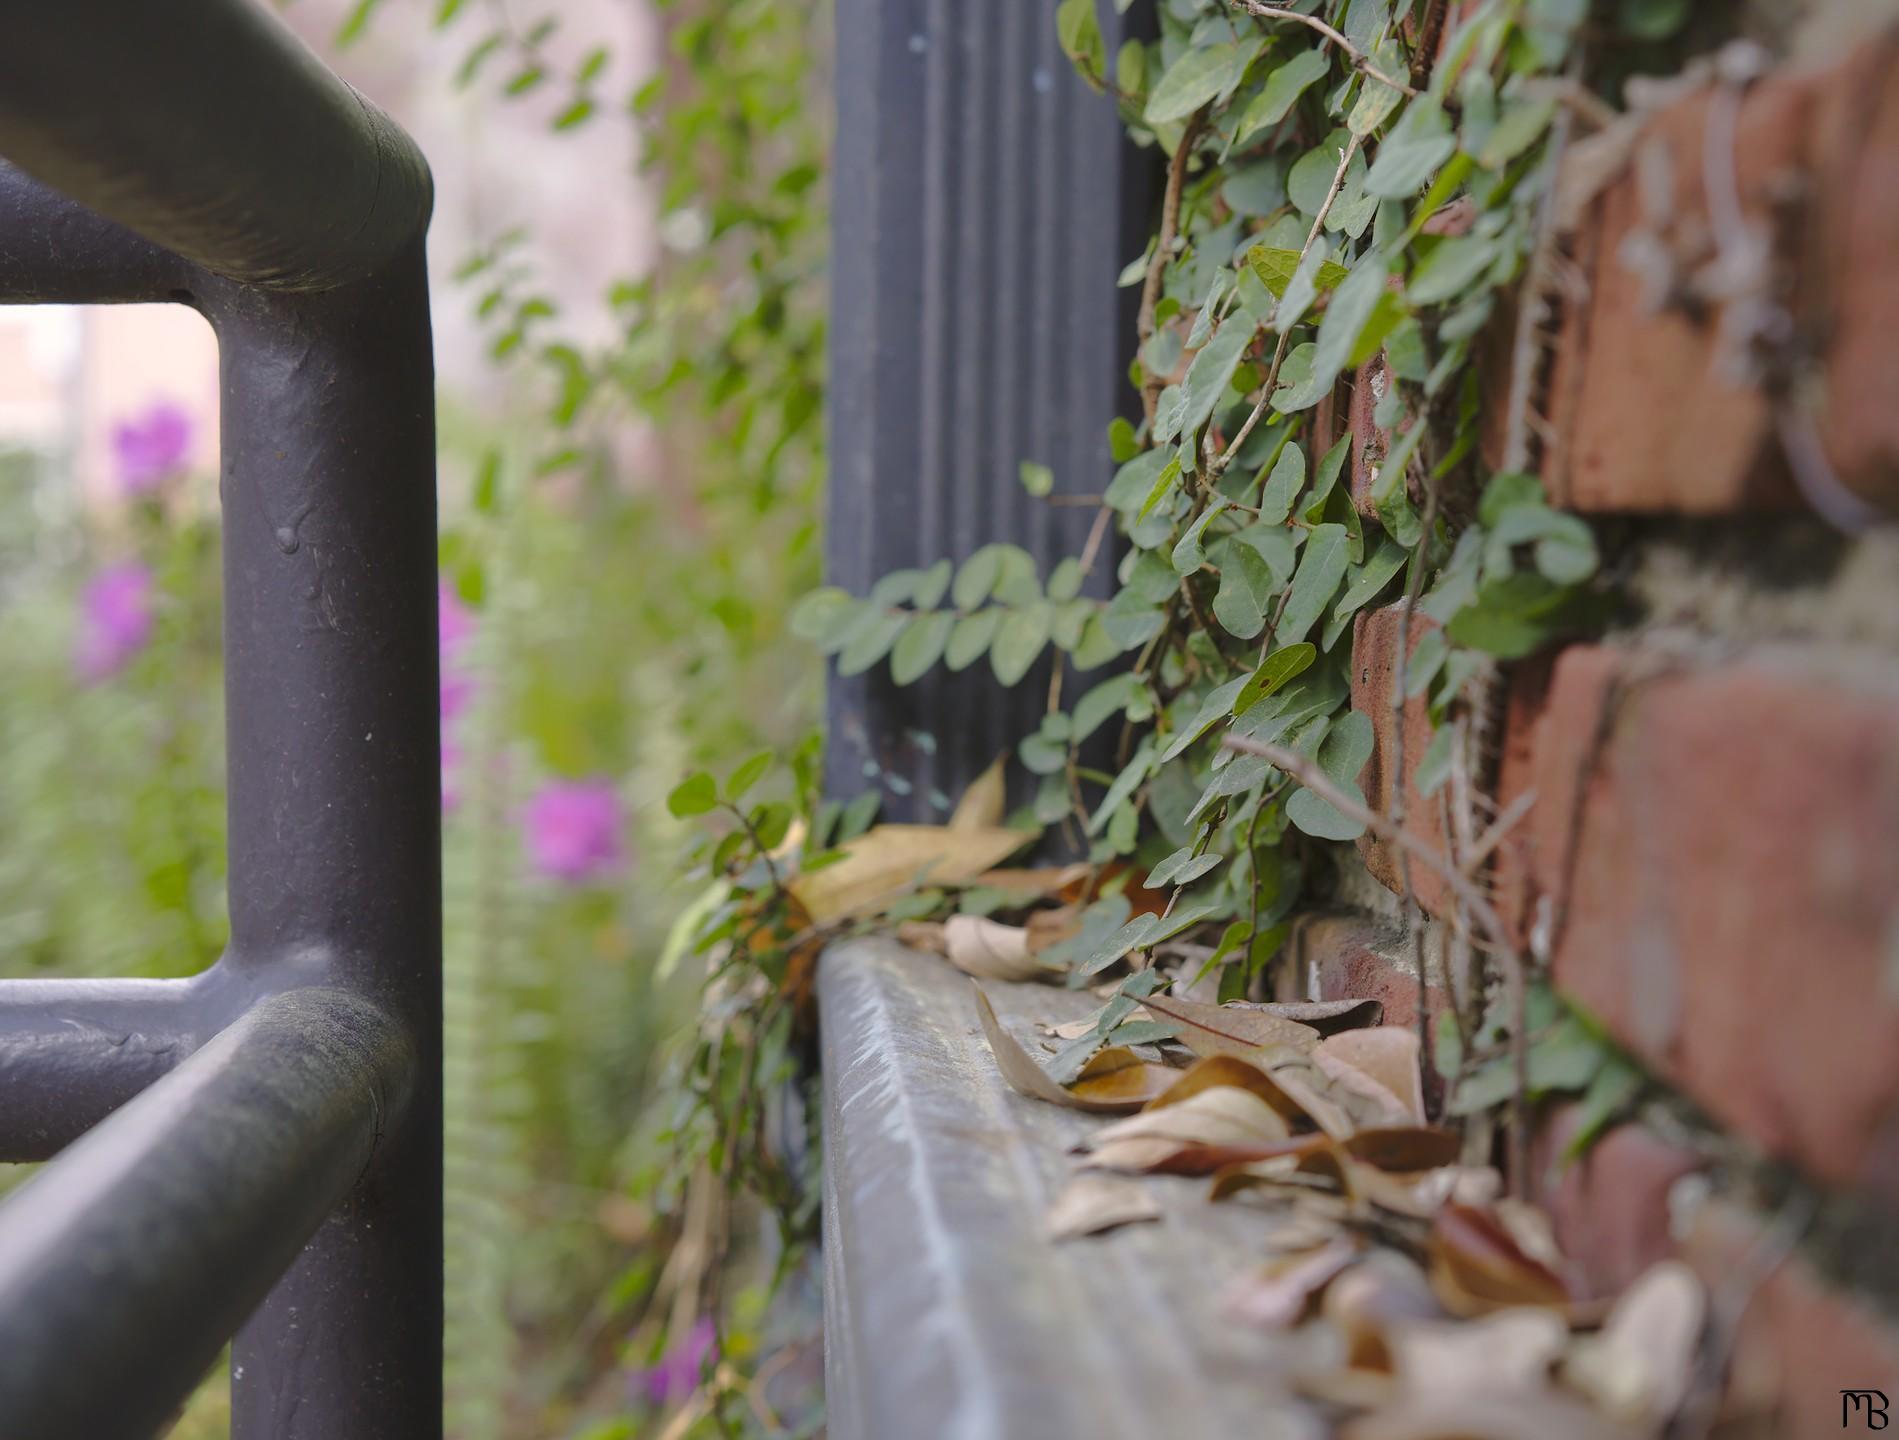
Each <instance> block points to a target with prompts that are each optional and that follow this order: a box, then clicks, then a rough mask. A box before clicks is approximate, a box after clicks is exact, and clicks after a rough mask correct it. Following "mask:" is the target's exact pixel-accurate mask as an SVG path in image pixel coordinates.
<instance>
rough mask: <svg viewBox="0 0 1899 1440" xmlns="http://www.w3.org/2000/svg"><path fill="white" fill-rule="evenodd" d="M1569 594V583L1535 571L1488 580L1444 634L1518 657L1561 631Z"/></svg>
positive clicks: (1503, 655) (1478, 647)
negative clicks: (1562, 582)
mask: <svg viewBox="0 0 1899 1440" xmlns="http://www.w3.org/2000/svg"><path fill="white" fill-rule="evenodd" d="M1569 595H1570V592H1569V591H1568V590H1567V589H1566V588H1565V587H1563V586H1559V585H1556V584H1553V583H1552V582H1551V581H1549V580H1547V579H1545V578H1544V577H1543V576H1541V575H1536V574H1528V573H1523V572H1519V573H1517V574H1514V575H1505V576H1502V577H1500V578H1498V579H1495V580H1487V581H1485V582H1484V584H1483V585H1482V586H1481V587H1480V588H1479V590H1478V592H1477V596H1476V599H1475V600H1473V601H1472V602H1471V603H1470V604H1468V605H1466V606H1464V608H1463V609H1461V610H1459V611H1458V612H1457V613H1456V614H1455V615H1453V616H1452V617H1451V620H1450V623H1449V624H1448V625H1446V626H1445V627H1444V629H1445V633H1446V634H1447V635H1449V636H1450V638H1451V639H1452V640H1454V641H1456V642H1457V643H1458V644H1459V645H1468V646H1470V647H1471V648H1473V649H1476V650H1483V651H1485V652H1487V653H1489V654H1491V655H1496V656H1499V657H1501V658H1502V659H1505V660H1519V659H1521V658H1522V657H1523V656H1525V655H1528V654H1530V653H1531V652H1532V651H1534V650H1537V649H1540V648H1541V647H1542V646H1543V645H1544V644H1545V643H1546V642H1547V641H1548V640H1550V639H1551V638H1553V637H1554V636H1555V635H1556V634H1557V633H1558V632H1559V630H1560V628H1561V624H1560V621H1561V619H1562V614H1561V612H1562V609H1563V606H1564V603H1565V602H1566V601H1567V600H1568V599H1569Z"/></svg>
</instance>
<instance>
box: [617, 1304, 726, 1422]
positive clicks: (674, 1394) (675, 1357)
mask: <svg viewBox="0 0 1899 1440" xmlns="http://www.w3.org/2000/svg"><path fill="white" fill-rule="evenodd" d="M717 1354H718V1339H717V1336H716V1335H715V1334H714V1333H713V1329H712V1317H711V1316H709V1315H707V1316H701V1317H700V1318H699V1319H698V1320H697V1321H695V1322H694V1324H693V1327H692V1329H691V1330H689V1331H688V1332H687V1333H686V1335H685V1338H684V1339H681V1340H678V1341H675V1342H674V1343H673V1344H672V1345H671V1346H670V1347H668V1349H667V1351H666V1353H665V1354H664V1355H662V1356H660V1357H659V1363H658V1364H657V1365H655V1366H653V1367H652V1368H651V1369H650V1370H635V1371H634V1372H633V1377H632V1390H633V1393H634V1394H635V1395H636V1396H639V1397H641V1398H643V1399H645V1400H646V1401H647V1403H648V1404H652V1405H662V1406H664V1405H676V1404H678V1403H679V1402H680V1401H681V1400H684V1399H685V1398H686V1397H687V1396H688V1395H690V1394H692V1392H693V1391H695V1390H697V1389H698V1388H699V1377H700V1375H701V1374H703V1373H704V1371H705V1362H706V1358H707V1357H708V1356H716V1355H717Z"/></svg>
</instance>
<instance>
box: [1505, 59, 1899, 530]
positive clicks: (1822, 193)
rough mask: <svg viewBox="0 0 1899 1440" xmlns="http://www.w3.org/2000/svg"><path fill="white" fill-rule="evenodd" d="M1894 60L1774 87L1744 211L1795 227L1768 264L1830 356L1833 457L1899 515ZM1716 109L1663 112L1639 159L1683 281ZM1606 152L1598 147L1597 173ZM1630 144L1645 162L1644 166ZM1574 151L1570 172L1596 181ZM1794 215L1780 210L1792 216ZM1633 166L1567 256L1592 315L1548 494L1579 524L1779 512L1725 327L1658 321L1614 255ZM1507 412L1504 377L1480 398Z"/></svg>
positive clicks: (1699, 227)
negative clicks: (1667, 182) (1660, 158)
mask: <svg viewBox="0 0 1899 1440" xmlns="http://www.w3.org/2000/svg"><path fill="white" fill-rule="evenodd" d="M1893 65H1894V55H1893V51H1892V48H1891V47H1889V46H1885V45H1869V46H1866V47H1863V49H1862V51H1861V52H1860V53H1859V54H1857V55H1856V56H1855V57H1854V58H1853V59H1851V60H1848V61H1846V62H1844V63H1842V64H1838V65H1834V66H1832V67H1831V68H1825V69H1819V70H1806V71H1803V72H1793V71H1789V72H1784V73H1780V74H1776V75H1773V76H1770V77H1769V78H1767V79H1766V80H1763V81H1762V82H1760V83H1759V84H1757V85H1755V86H1754V87H1753V88H1752V89H1751V90H1750V91H1749V92H1748V96H1747V100H1746V102H1745V104H1744V106H1743V109H1742V112H1741V118H1740V123H1739V126H1738V136H1737V144H1736V147H1735V148H1736V153H1737V155H1738V156H1739V188H1740V195H1741V204H1742V208H1743V210H1744V211H1745V212H1746V213H1747V214H1748V216H1749V217H1750V218H1752V219H1756V220H1759V221H1761V222H1762V223H1763V224H1766V223H1767V222H1768V221H1769V219H1770V217H1771V216H1773V215H1774V214H1775V213H1776V210H1777V208H1778V209H1779V213H1781V214H1782V215H1789V214H1791V215H1792V216H1793V218H1794V222H1795V223H1792V224H1788V225H1785V226H1783V227H1782V230H1783V235H1782V238H1781V240H1780V241H1779V242H1778V249H1777V255H1778V257H1779V258H1780V259H1781V260H1782V261H1783V262H1784V264H1785V266H1786V267H1787V269H1788V270H1789V271H1790V272H1791V273H1793V274H1795V275H1797V276H1798V277H1799V280H1798V283H1797V285H1796V288H1795V291H1794V293H1793V297H1792V309H1793V312H1794V314H1795V315H1796V317H1797V319H1798V322H1799V324H1800V325H1801V327H1802V328H1803V330H1805V331H1806V332H1808V333H1811V334H1813V335H1815V336H1817V337H1821V338H1822V340H1823V344H1824V358H1823V362H1822V365H1821V374H1820V376H1819V377H1818V378H1819V379H1821V380H1822V381H1823V384H1822V385H1821V386H1819V387H1818V388H1819V389H1820V391H1821V392H1823V393H1824V395H1825V396H1826V405H1827V407H1828V408H1827V411H1826V414H1825V416H1824V419H1823V421H1822V433H1823V436H1824V443H1825V446H1826V448H1827V450H1828V452H1829V454H1830V456H1831V459H1832V462H1833V465H1834V467H1835V469H1836V470H1837V471H1838V473H1839V474H1840V476H1841V478H1842V479H1844V480H1845V481H1846V482H1847V483H1848V484H1849V485H1850V486H1852V487H1853V488H1855V489H1857V490H1859V491H1860V492H1861V493H1862V494H1864V495H1866V496H1868V497H1869V498H1872V499H1874V500H1876V501H1879V502H1881V503H1884V504H1887V505H1899V406H1895V405H1894V404H1893V403H1892V397H1893V396H1894V395H1895V394H1899V346H1895V345H1894V344H1893V343H1892V337H1893V335H1894V333H1895V332H1896V331H1899V271H1895V270H1894V268H1893V266H1892V264H1891V256H1892V255H1893V253H1894V252H1895V250H1896V249H1899V187H1895V186H1893V185H1891V184H1888V183H1887V181H1888V179H1889V177H1890V176H1891V175H1892V174H1893V173H1894V170H1895V167H1899V85H1895V84H1893V83H1891V73H1890V72H1891V70H1892V67H1893ZM1710 95H1711V92H1710V91H1708V90H1705V89H1704V90H1702V91H1700V92H1698V93H1697V94H1695V95H1692V96H1690V97H1688V98H1686V99H1683V100H1681V101H1679V102H1677V103H1676V104H1674V105H1673V106H1671V107H1669V108H1667V109H1665V110H1663V111H1661V112H1660V113H1659V114H1658V115H1657V116H1656V117H1655V118H1654V120H1653V121H1651V122H1650V125H1649V127H1648V130H1647V132H1646V134H1645V136H1644V139H1643V141H1642V142H1639V144H1646V143H1647V142H1648V141H1649V140H1650V139H1653V140H1654V141H1657V142H1659V143H1660V145H1661V146H1662V148H1663V150H1664V151H1665V153H1666V154H1667V155H1668V157H1669V160H1670V165H1669V170H1670V173H1671V175H1672V179H1673V197H1672V201H1671V203H1670V207H1669V215H1668V217H1667V223H1666V226H1665V230H1664V234H1663V238H1664V240H1665V241H1666V242H1667V244H1668V246H1669V248H1670V250H1671V251H1672V252H1673V253H1676V254H1679V255H1680V256H1682V257H1683V264H1682V266H1681V267H1680V268H1681V270H1682V272H1683V273H1687V272H1689V271H1692V270H1694V269H1695V268H1697V267H1698V266H1699V265H1700V264H1701V263H1703V262H1704V261H1705V260H1706V259H1707V258H1708V256H1709V255H1710V254H1711V253H1712V252H1711V250H1710V248H1709V236H1710V234H1711V230H1712V222H1711V221H1710V219H1709V217H1708V209H1707V203H1706V197H1705V190H1704V186H1703V183H1702V177H1703V164H1702V153H1703V136H1704V132H1705V130H1706V126H1707V119H1708V114H1709V108H1710ZM1611 143H1613V142H1612V141H1610V140H1599V141H1597V142H1595V145H1596V157H1597V159H1598V160H1599V158H1600V156H1601V155H1602V153H1604V149H1603V147H1605V146H1607V145H1609V144H1611ZM1639 144H1638V148H1639ZM1589 150H1590V147H1589V145H1587V144H1583V145H1578V147H1577V148H1576V151H1575V152H1573V161H1574V163H1575V165H1576V166H1579V167H1580V166H1586V165H1588V164H1589V163H1591V157H1590V155H1589ZM1790 196H1795V197H1797V198H1796V199H1794V200H1793V202H1792V204H1793V205H1794V206H1795V207H1798V208H1796V209H1794V210H1791V211H1790V210H1789V209H1788V208H1787V201H1788V197H1790ZM1645 223H1646V222H1645V220H1644V215H1643V208H1642V204H1641V200H1640V196H1639V183H1638V180H1637V177H1636V174H1635V167H1634V166H1633V165H1628V166H1625V167H1624V169H1623V171H1622V173H1621V174H1620V175H1619V177H1618V178H1616V179H1615V180H1613V181H1612V182H1611V183H1609V184H1608V185H1607V186H1606V187H1605V188H1604V189H1603V191H1602V192H1601V193H1600V194H1599V195H1598V196H1597V197H1596V198H1595V200H1594V201H1593V203H1592V205H1591V207H1590V209H1589V211H1588V213H1587V215H1586V218H1585V220H1584V222H1583V225H1582V226H1581V229H1580V233H1579V234H1578V235H1577V236H1576V237H1575V238H1574V241H1573V250H1574V254H1573V257H1572V258H1573V259H1574V260H1575V262H1576V264H1577V266H1578V267H1579V268H1580V270H1581V272H1582V273H1583V275H1585V276H1586V277H1587V292H1588V293H1587V296H1586V298H1585V299H1583V300H1582V302H1581V303H1572V304H1569V305H1568V306H1567V307H1566V312H1565V314H1564V317H1563V321H1562V326H1561V332H1560V338H1559V341H1558V349H1557V356H1556V361H1555V364H1554V366H1553V373H1552V375H1551V377H1550V381H1549V384H1548V387H1547V392H1548V393H1547V395H1546V403H1545V404H1544V406H1543V409H1544V412H1545V414H1546V415H1547V417H1548V419H1549V421H1550V422H1551V427H1552V429H1553V431H1554V441H1553V444H1552V445H1551V447H1550V453H1549V454H1548V456H1547V457H1546V464H1545V475H1544V478H1545V483H1546V485H1547V487H1548V489H1549V491H1550V494H1551V496H1552V498H1553V500H1554V501H1555V502H1556V503H1560V504H1566V505H1569V506H1571V507H1573V508H1576V509H1579V510H1586V511H1624V512H1648V513H1655V512H1670V511H1675V512H1689V513H1712V512H1721V511H1727V510H1732V509H1736V508H1743V507H1753V506H1760V505H1784V504H1786V503H1788V502H1789V501H1791V500H1792V499H1793V498H1794V491H1793V489H1792V486H1791V482H1790V481H1789V479H1788V477H1787V473H1786V468H1785V465H1784V463H1783V461H1782V459H1781V455H1780V449H1779V444H1778V440H1777V438H1776V436H1775V433H1774V425H1773V417H1772V413H1771V410H1770V407H1769V406H1768V404H1767V402H1766V400H1765V399H1764V397H1763V396H1762V395H1761V393H1760V392H1759V391H1758V390H1757V389H1755V388H1751V387H1749V386H1745V385H1743V384H1741V383H1739V382H1737V380H1736V379H1735V378H1733V377H1732V375H1731V374H1730V373H1729V371H1728V370H1727V369H1726V368H1725V367H1726V365H1727V362H1728V360H1729V358H1730V357H1729V355H1728V354H1727V350H1728V349H1729V348H1731V342H1730V341H1728V340H1726V339H1723V338H1718V334H1719V330H1720V325H1719V323H1718V322H1719V317H1718V316H1716V317H1705V318H1701V319H1695V318H1691V317H1689V316H1688V315H1687V314H1686V313H1685V312H1684V311H1683V310H1682V309H1680V308H1679V307H1675V308H1668V309H1664V310H1662V311H1660V312H1656V313H1651V311H1650V309H1649V305H1648V302H1647V301H1646V300H1645V298H1644V294H1643V291H1644V282H1643V280H1642V279H1641V278H1640V277H1638V275H1637V274H1636V273H1635V272H1634V271H1632V270H1631V269H1630V268H1629V266H1628V265H1627V264H1626V263H1625V262H1624V259H1623V254H1624V248H1623V247H1624V242H1625V241H1626V240H1627V238H1628V237H1629V235H1630V234H1631V232H1634V231H1636V230H1638V229H1639V228H1641V227H1642V226H1643V225H1644V224H1645ZM1488 383H1489V384H1490V385H1491V386H1492V388H1493V391H1494V392H1496V393H1501V392H1502V389H1503V388H1504V387H1505V386H1507V384H1508V377H1507V375H1492V376H1490V377H1489V382H1488Z"/></svg>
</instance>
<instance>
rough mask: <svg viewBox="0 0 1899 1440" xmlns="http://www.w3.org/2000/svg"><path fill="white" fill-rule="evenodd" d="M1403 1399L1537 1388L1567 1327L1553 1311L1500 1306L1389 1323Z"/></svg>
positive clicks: (1565, 1340) (1544, 1385) (1558, 1353)
mask: <svg viewBox="0 0 1899 1440" xmlns="http://www.w3.org/2000/svg"><path fill="white" fill-rule="evenodd" d="M1385 1344H1386V1345H1387V1346H1388V1347H1389V1348H1390V1351H1391V1362H1392V1370H1393V1372H1394V1373H1395V1374H1396V1375H1397V1377H1398V1383H1399V1385H1400V1386H1401V1387H1402V1389H1403V1390H1404V1392H1405V1397H1406V1399H1414V1398H1415V1399H1419V1400H1422V1399H1426V1398H1430V1397H1436V1396H1445V1397H1456V1396H1460V1395H1474V1394H1481V1393H1485V1392H1492V1393H1495V1392H1503V1393H1532V1394H1533V1393H1537V1392H1540V1391H1543V1390H1546V1389H1548V1388H1549V1381H1550V1371H1551V1369H1552V1367H1554V1366H1555V1364H1556V1362H1557V1361H1558V1360H1559V1359H1560V1358H1562V1354H1563V1350H1564V1348H1565V1347H1566V1346H1567V1345H1568V1344H1569V1326H1568V1325H1566V1324H1564V1323H1563V1320H1562V1317H1561V1316H1559V1315H1557V1314H1556V1313H1555V1312H1554V1311H1553V1310H1542V1309H1538V1308H1536V1307H1534V1306H1526V1307H1520V1308H1517V1309H1512V1310H1499V1311H1497V1312H1496V1313H1495V1314H1492V1315H1487V1316H1485V1317H1484V1318H1483V1319H1481V1320H1463V1321H1459V1320H1433V1321H1425V1322H1418V1321H1413V1322H1412V1323H1411V1324H1409V1325H1400V1326H1397V1327H1394V1328H1393V1329H1392V1330H1391V1331H1389V1332H1388V1333H1387V1334H1386V1336H1385Z"/></svg>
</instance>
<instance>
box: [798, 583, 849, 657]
mask: <svg viewBox="0 0 1899 1440" xmlns="http://www.w3.org/2000/svg"><path fill="white" fill-rule="evenodd" d="M856 605H857V599H856V597H855V596H853V595H852V594H851V593H850V591H848V590H842V589H839V588H838V587H837V586H835V585H823V586H820V587H819V588H818V589H816V590H808V591H806V592H805V593H804V594H803V595H800V596H799V597H798V601H797V603H796V604H795V605H793V606H792V607H791V613H790V614H789V615H788V616H787V617H786V620H785V623H786V625H787V627H788V628H789V629H790V631H791V633H792V634H793V635H796V636H797V637H798V638H799V639H800V640H806V641H809V642H810V643H812V644H813V645H817V644H822V643H823V642H824V641H825V640H826V639H828V638H829V637H830V636H831V635H834V634H836V633H837V631H838V629H839V627H840V626H841V625H842V624H843V623H844V622H845V620H846V619H847V618H849V616H850V614H851V612H852V611H853V610H854V609H855V608H856Z"/></svg>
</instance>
